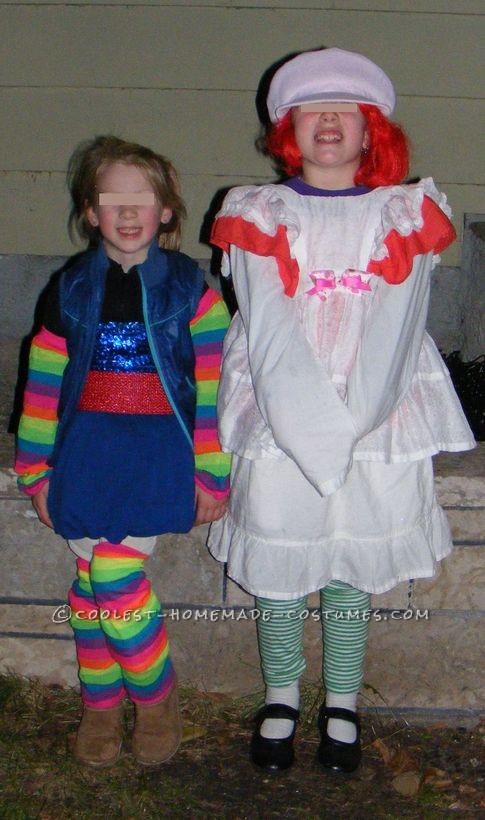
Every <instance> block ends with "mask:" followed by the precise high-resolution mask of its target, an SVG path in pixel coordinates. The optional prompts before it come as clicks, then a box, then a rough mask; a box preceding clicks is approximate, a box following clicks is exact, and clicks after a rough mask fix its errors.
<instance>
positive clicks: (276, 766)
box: [250, 703, 300, 772]
mask: <svg viewBox="0 0 485 820" xmlns="http://www.w3.org/2000/svg"><path fill="white" fill-rule="evenodd" d="M299 717H300V712H299V711H298V709H293V708H292V707H291V706H287V705H286V704H285V703H267V704H266V706H263V707H262V708H261V709H260V710H259V712H258V713H257V715H256V728H255V730H254V734H253V736H252V738H251V749H250V751H251V760H252V762H253V763H254V764H255V765H256V766H259V767H260V768H262V769H266V770H267V771H269V772H280V771H283V770H284V769H289V767H290V766H291V764H292V763H293V760H294V759H295V753H294V751H293V739H294V737H295V731H296V722H297V720H298V718H299ZM266 718H277V719H286V720H292V721H293V722H294V726H293V731H292V732H291V734H290V735H288V737H285V738H283V739H282V740H278V739H273V738H269V737H263V736H262V734H261V731H260V730H261V725H262V723H263V721H264V720H266Z"/></svg>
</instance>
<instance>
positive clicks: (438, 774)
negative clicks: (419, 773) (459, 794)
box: [423, 766, 446, 783]
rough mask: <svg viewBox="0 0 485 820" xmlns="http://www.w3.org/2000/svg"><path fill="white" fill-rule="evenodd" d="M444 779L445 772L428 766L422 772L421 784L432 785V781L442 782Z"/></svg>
mask: <svg viewBox="0 0 485 820" xmlns="http://www.w3.org/2000/svg"><path fill="white" fill-rule="evenodd" d="M445 777H446V772H445V771H443V769H437V768H436V767H435V766H428V767H427V768H426V769H425V770H424V774H423V783H432V782H433V780H443V779H444V778H445Z"/></svg>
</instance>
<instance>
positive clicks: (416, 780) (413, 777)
mask: <svg viewBox="0 0 485 820" xmlns="http://www.w3.org/2000/svg"><path fill="white" fill-rule="evenodd" d="M391 785H392V788H393V789H394V790H395V791H397V792H398V793H399V794H402V795H404V797H412V796H413V795H415V794H417V793H418V791H419V787H420V785H421V777H420V776H419V774H418V772H403V773H402V774H398V775H396V777H394V778H393V780H392V783H391Z"/></svg>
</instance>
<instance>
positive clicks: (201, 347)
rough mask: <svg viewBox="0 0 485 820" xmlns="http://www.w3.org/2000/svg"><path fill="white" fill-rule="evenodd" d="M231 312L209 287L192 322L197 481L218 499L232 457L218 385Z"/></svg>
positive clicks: (225, 490)
mask: <svg viewBox="0 0 485 820" xmlns="http://www.w3.org/2000/svg"><path fill="white" fill-rule="evenodd" d="M229 321H230V317H229V313H228V311H227V308H226V306H225V304H224V302H223V301H222V299H221V297H220V295H219V294H218V293H217V292H216V291H215V290H213V289H212V288H209V289H208V290H206V292H205V293H204V295H203V296H202V299H201V300H200V302H199V306H198V308H197V312H196V314H195V316H194V318H193V319H192V321H191V323H190V331H191V333H192V341H193V344H194V351H195V381H196V385H197V404H196V411H195V431H194V454H195V480H196V483H197V484H199V485H200V486H201V487H202V489H204V490H206V491H207V492H209V493H210V494H211V495H213V496H214V498H225V497H226V496H227V494H228V493H229V473H230V470H231V456H230V454H229V453H223V452H222V451H221V446H220V444H219V438H218V435H217V416H216V402H217V388H218V386H219V375H220V368H221V358H222V342H223V340H224V336H225V335H226V331H227V328H228V326H229Z"/></svg>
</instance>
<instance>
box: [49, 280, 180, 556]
mask: <svg viewBox="0 0 485 820" xmlns="http://www.w3.org/2000/svg"><path fill="white" fill-rule="evenodd" d="M120 274H121V276H122V277H123V280H119V277H120ZM128 280H131V281H128ZM113 281H114V283H115V288H116V295H117V296H118V297H119V293H120V292H119V290H118V288H119V286H120V281H121V282H122V284H123V285H124V286H125V287H126V284H129V289H131V290H132V297H135V300H134V301H133V298H126V299H125V309H124V310H123V309H122V314H123V312H124V315H125V317H126V316H129V315H131V316H135V317H136V320H135V321H131V320H130V321H119V320H118V319H120V318H122V317H120V314H119V312H118V314H117V312H116V311H113V310H110V309H109V304H110V302H112V301H113V297H112V290H113V288H112V283H113ZM110 282H111V284H110ZM138 285H139V279H138V275H137V273H136V269H132V270H131V271H130V272H129V273H128V274H126V273H123V272H122V271H121V268H119V269H118V266H116V267H114V266H112V269H111V270H110V276H109V277H108V279H107V290H106V295H105V307H103V314H102V317H101V319H102V321H101V322H100V324H99V326H98V330H97V338H96V347H95V351H94V355H93V360H92V364H91V370H90V373H89V375H88V378H87V381H86V385H85V387H84V391H83V396H82V397H81V401H80V405H79V409H78V411H77V413H76V416H75V418H74V420H73V423H72V425H71V426H70V428H69V430H68V432H67V435H66V439H65V441H64V444H63V446H62V448H61V452H60V454H59V458H58V461H57V462H56V466H55V469H54V470H53V473H52V476H51V479H50V484H49V497H48V506H49V513H50V516H51V518H52V521H53V524H54V529H55V531H56V532H57V533H59V534H60V535H62V536H63V537H64V538H67V539H79V538H85V537H88V538H100V537H103V538H106V539H107V540H109V541H110V542H112V543H119V542H120V541H121V540H122V539H123V538H125V537H126V536H127V535H131V536H138V537H143V536H152V535H159V534H161V533H164V532H188V530H190V529H191V527H192V525H193V521H194V511H195V481H194V456H193V453H191V452H190V450H189V449H188V447H187V443H186V441H185V438H184V434H183V432H182V429H181V427H180V424H179V423H178V421H177V419H176V416H175V415H174V414H173V412H171V408H170V406H169V405H168V402H167V400H166V399H165V397H164V394H163V388H162V387H161V385H160V381H159V378H158V375H157V373H156V368H155V364H154V362H153V359H152V356H151V353H150V349H149V346H148V340H147V336H146V331H145V325H144V322H143V321H140V320H139V319H141V318H142V317H141V303H140V301H139V300H138V299H137V297H138V294H139V288H138ZM110 294H111V296H110ZM125 295H126V294H125ZM122 301H123V300H121V302H122ZM106 304H107V305H108V309H106ZM116 304H117V307H118V308H119V305H120V299H119V298H117V299H116ZM110 315H111V316H112V315H115V316H117V319H116V320H114V321H113V320H110V319H109V317H110ZM106 319H108V321H106ZM164 399H165V406H164ZM86 408H89V409H86ZM93 408H96V409H93ZM100 408H101V409H100ZM158 409H160V410H161V412H157V410H158ZM120 410H121V412H120Z"/></svg>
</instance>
